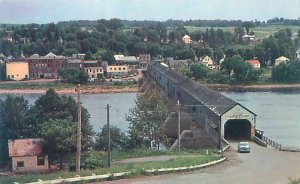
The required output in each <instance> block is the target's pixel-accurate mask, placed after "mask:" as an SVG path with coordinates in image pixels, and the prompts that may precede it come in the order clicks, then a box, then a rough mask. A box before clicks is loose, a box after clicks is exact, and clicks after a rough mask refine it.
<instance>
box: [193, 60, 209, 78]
mask: <svg viewBox="0 0 300 184" xmlns="http://www.w3.org/2000/svg"><path fill="white" fill-rule="evenodd" d="M190 70H191V71H192V73H193V76H194V77H195V79H205V78H206V77H208V75H209V73H210V69H209V68H208V67H206V66H205V65H204V64H202V63H196V64H192V65H191V69H190Z"/></svg>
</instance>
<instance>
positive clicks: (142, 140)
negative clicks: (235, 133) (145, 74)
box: [0, 89, 168, 167]
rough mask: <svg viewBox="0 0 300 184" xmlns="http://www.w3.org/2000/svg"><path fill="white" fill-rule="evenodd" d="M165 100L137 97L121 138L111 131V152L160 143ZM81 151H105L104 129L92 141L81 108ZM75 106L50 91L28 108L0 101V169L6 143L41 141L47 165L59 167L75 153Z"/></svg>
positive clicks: (11, 99)
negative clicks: (55, 163) (22, 139)
mask: <svg viewBox="0 0 300 184" xmlns="http://www.w3.org/2000/svg"><path fill="white" fill-rule="evenodd" d="M165 99H166V98H165V97H164V96H163V95H162V94H161V93H160V92H158V91H151V92H149V93H147V94H143V95H140V96H138V97H137V100H136V106H135V107H134V108H132V109H131V110H130V111H129V114H128V115H127V118H126V119H127V121H128V122H129V123H130V127H129V132H128V133H127V134H125V133H124V132H121V130H120V129H119V128H117V127H114V126H112V127H111V137H112V145H111V148H112V149H136V148H146V149H149V148H150V146H151V145H150V144H151V142H152V143H153V142H154V143H156V144H157V145H159V143H161V142H164V141H165V139H166V137H165V136H164V128H163V127H164V124H163V123H164V121H165V120H166V118H167V116H168V111H167V106H166V101H165ZM81 117H82V118H81V119H82V148H83V150H87V149H89V148H94V149H96V150H103V151H105V150H106V148H107V132H108V131H107V130H108V129H107V126H106V125H105V126H104V127H103V128H102V130H101V132H100V133H98V134H97V135H96V137H95V142H94V141H93V140H92V137H93V136H94V135H95V134H94V132H93V130H92V126H91V125H90V123H89V117H90V115H89V113H88V111H87V109H85V108H84V107H82V114H81ZM76 122H77V109H76V102H75V100H74V99H73V98H72V97H70V96H65V95H62V96H60V95H58V94H57V93H56V92H55V91H54V90H53V89H49V90H48V91H47V92H46V94H44V95H42V96H40V97H39V98H38V99H37V100H36V102H35V103H34V105H32V106H29V104H28V101H27V100H25V99H24V98H23V96H11V95H8V96H7V97H6V99H4V100H0V145H1V149H0V164H1V165H0V167H7V166H8V164H9V162H8V160H9V157H8V144H7V142H8V140H9V139H19V138H29V137H30V138H34V137H41V138H43V139H44V140H45V143H44V145H43V146H44V150H45V152H46V153H47V154H48V155H49V160H50V163H52V164H53V162H56V161H59V163H60V165H61V167H62V166H63V163H64V159H65V157H67V156H69V155H70V153H74V152H75V150H76Z"/></svg>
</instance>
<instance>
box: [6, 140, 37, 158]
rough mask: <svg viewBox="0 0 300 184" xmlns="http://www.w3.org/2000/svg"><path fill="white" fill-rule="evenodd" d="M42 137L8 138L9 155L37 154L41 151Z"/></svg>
mask: <svg viewBox="0 0 300 184" xmlns="http://www.w3.org/2000/svg"><path fill="white" fill-rule="evenodd" d="M42 142H43V139H39V138H36V139H15V140H8V150H9V156H10V157H22V156H38V155H41V154H42V152H43V149H42Z"/></svg>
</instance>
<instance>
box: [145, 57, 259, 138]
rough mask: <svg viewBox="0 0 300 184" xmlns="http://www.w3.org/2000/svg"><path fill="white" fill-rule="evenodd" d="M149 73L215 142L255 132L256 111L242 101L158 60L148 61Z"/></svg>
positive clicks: (249, 136)
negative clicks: (227, 95) (237, 100)
mask: <svg viewBox="0 0 300 184" xmlns="http://www.w3.org/2000/svg"><path fill="white" fill-rule="evenodd" d="M148 74H149V75H150V76H151V77H152V78H153V79H154V80H155V81H156V83H158V84H159V85H160V86H161V87H162V88H163V89H164V90H165V91H166V92H167V94H168V95H169V97H170V98H171V99H172V100H175V101H177V100H178V101H179V102H180V104H181V109H182V110H184V111H186V112H187V113H189V114H191V115H192V120H193V122H194V123H196V124H198V125H200V127H201V128H202V129H203V130H205V132H206V133H207V135H208V136H209V137H210V138H211V139H212V140H214V141H215V142H216V143H220V140H221V138H225V139H249V140H250V139H252V138H253V136H254V135H255V124H256V114H255V113H253V112H251V111H250V110H249V109H247V108H246V107H244V106H243V105H241V104H239V103H237V102H235V101H233V100H231V99H229V98H227V97H225V96H224V95H222V94H221V93H219V92H217V91H214V90H212V89H210V88H208V87H206V86H204V85H200V84H199V83H197V82H196V81H194V80H192V79H190V78H188V77H186V76H184V75H182V74H179V73H177V72H176V71H174V70H172V69H170V68H169V67H167V66H166V65H162V64H160V63H157V62H151V63H149V65H148Z"/></svg>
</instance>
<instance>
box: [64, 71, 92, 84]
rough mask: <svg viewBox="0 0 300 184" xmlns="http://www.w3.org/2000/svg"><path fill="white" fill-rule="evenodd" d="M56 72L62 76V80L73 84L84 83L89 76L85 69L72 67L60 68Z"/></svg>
mask: <svg viewBox="0 0 300 184" xmlns="http://www.w3.org/2000/svg"><path fill="white" fill-rule="evenodd" d="M58 74H59V76H60V77H62V82H68V83H73V84H86V83H87V82H88V79H89V76H88V74H87V73H86V72H85V71H82V70H78V69H74V68H70V69H60V70H59V71H58Z"/></svg>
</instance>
